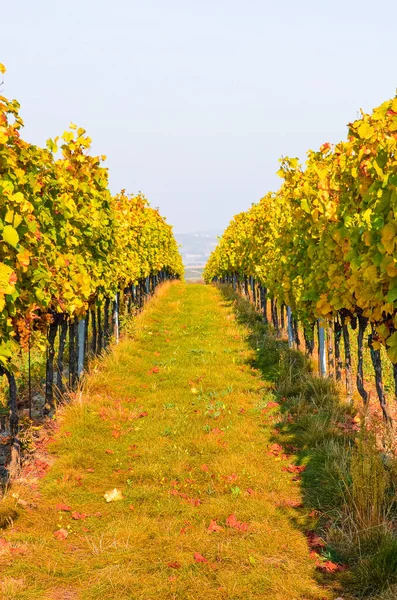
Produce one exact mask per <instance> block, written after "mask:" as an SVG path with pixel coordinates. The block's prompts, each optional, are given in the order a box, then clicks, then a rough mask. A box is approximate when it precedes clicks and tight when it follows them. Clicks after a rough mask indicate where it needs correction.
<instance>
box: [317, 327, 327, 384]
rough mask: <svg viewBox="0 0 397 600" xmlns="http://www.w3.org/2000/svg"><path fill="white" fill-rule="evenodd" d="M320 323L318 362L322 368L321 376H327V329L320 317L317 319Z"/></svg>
mask: <svg viewBox="0 0 397 600" xmlns="http://www.w3.org/2000/svg"><path fill="white" fill-rule="evenodd" d="M317 324H318V364H319V369H320V375H321V377H325V376H326V374H327V359H326V353H325V330H324V327H323V324H322V321H320V319H319V320H318V321H317Z"/></svg>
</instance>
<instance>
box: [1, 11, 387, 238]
mask: <svg viewBox="0 0 397 600" xmlns="http://www.w3.org/2000/svg"><path fill="white" fill-rule="evenodd" d="M0 20H1V36H0V62H1V63H4V64H5V65H6V67H7V73H6V75H5V76H4V85H3V86H2V93H3V94H4V95H6V96H7V97H8V98H17V100H18V101H19V102H20V104H21V114H22V117H23V119H24V121H25V132H24V134H23V135H24V138H25V139H27V140H28V141H31V142H33V143H35V144H40V145H44V144H45V141H46V140H47V139H48V138H49V137H55V136H56V135H59V134H62V132H63V131H64V130H65V129H67V127H68V125H69V123H70V122H74V123H76V124H77V125H79V126H82V127H84V128H85V129H86V130H87V131H88V133H89V135H90V137H92V139H93V152H94V153H95V154H105V155H106V156H107V162H106V165H107V166H108V168H109V175H110V186H111V190H112V192H114V193H116V192H117V191H119V190H120V189H126V190H127V192H129V193H136V192H138V191H141V192H143V193H144V194H145V195H146V196H147V197H148V199H149V201H150V202H151V204H152V205H153V206H158V207H159V208H160V212H161V213H162V214H163V215H165V216H166V217H167V221H168V222H169V223H171V224H172V225H173V226H174V229H175V231H176V232H181V233H185V232H191V231H196V230H202V231H205V230H219V231H221V230H223V229H224V228H225V227H226V225H227V223H228V222H229V221H230V219H231V218H232V217H233V215H234V214H236V213H237V212H240V211H242V210H246V209H247V208H249V206H250V205H251V204H252V203H253V202H257V201H258V200H259V199H260V198H261V197H262V196H264V195H265V194H266V193H267V192H268V191H270V190H276V189H277V188H278V187H279V184H280V181H281V180H279V178H278V177H277V175H276V171H277V169H278V159H279V158H280V157H281V156H298V157H300V158H301V159H304V158H305V153H306V151H307V150H308V149H309V148H317V147H319V146H320V145H321V144H322V143H324V142H338V141H339V140H341V139H343V138H344V137H345V135H346V125H347V123H348V122H349V121H351V120H353V119H355V118H356V117H357V116H358V114H359V110H360V108H363V109H364V110H365V111H369V110H371V109H372V108H373V107H375V106H377V105H379V104H381V103H382V102H383V101H385V100H387V99H389V98H391V97H393V96H394V94H395V90H396V85H397V77H396V75H397V66H396V65H397V45H396V41H395V40H396V22H397V2H395V0H383V1H382V3H380V4H379V5H378V4H377V3H374V2H373V1H371V2H368V1H367V0H361V1H358V0H343V1H342V0H332V1H328V0H323V1H321V0H300V1H299V2H298V1H297V0H284V1H283V2H275V1H266V0H139V1H136V0H68V1H67V2H64V1H62V2H61V1H60V0H34V1H32V0H14V1H13V2H7V3H4V5H3V6H2V7H1V13H0Z"/></svg>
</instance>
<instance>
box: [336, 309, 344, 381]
mask: <svg viewBox="0 0 397 600" xmlns="http://www.w3.org/2000/svg"><path fill="white" fill-rule="evenodd" d="M341 337H342V325H341V324H340V323H339V317H338V316H336V319H335V321H334V347H335V377H336V381H340V380H341V379H342V368H343V362H342V358H341V353H340V340H341Z"/></svg>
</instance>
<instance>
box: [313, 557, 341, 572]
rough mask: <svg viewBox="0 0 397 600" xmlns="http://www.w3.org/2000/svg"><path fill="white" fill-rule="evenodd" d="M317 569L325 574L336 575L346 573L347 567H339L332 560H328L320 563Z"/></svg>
mask: <svg viewBox="0 0 397 600" xmlns="http://www.w3.org/2000/svg"><path fill="white" fill-rule="evenodd" d="M317 569H318V570H319V571H322V572H323V573H336V572H337V571H345V570H346V565H337V564H336V563H334V562H332V561H331V560H326V561H325V562H322V563H318V564H317Z"/></svg>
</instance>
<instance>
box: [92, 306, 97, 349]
mask: <svg viewBox="0 0 397 600" xmlns="http://www.w3.org/2000/svg"><path fill="white" fill-rule="evenodd" d="M91 328H92V336H91V354H92V356H95V354H96V346H97V335H98V332H97V326H96V311H95V307H94V308H91Z"/></svg>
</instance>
